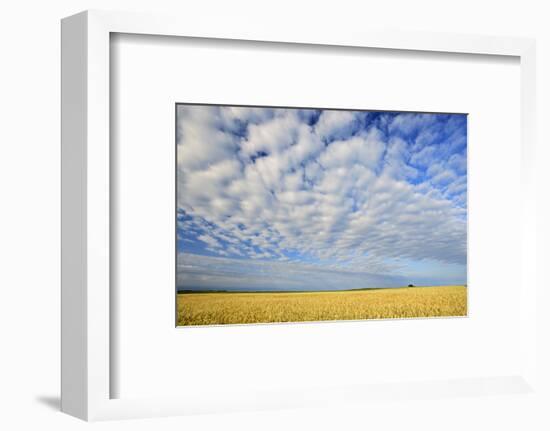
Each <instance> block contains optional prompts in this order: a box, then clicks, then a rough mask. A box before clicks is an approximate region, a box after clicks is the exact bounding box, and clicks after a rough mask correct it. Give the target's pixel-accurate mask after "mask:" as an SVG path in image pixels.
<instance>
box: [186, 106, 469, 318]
mask: <svg viewBox="0 0 550 431" xmlns="http://www.w3.org/2000/svg"><path fill="white" fill-rule="evenodd" d="M176 160H177V161H176V163H177V166H176V208H177V210H176V211H177V214H176V237H177V238H176V242H177V252H176V261H177V262H176V297H177V301H176V302H177V310H176V313H177V316H176V324H177V325H178V326H194V325H221V324H257V323H276V322H279V323H280V322H307V321H310V322H311V321H334V320H364V319H393V318H424V317H448V316H466V315H467V263H466V261H467V198H466V196H467V115H466V114H443V113H415V112H398V111H396V112H394V111H387V112H386V111H369V110H342V109H337V110H336V109H313V108H288V107H252V106H250V107H248V106H225V105H224V106H222V105H199V104H177V105H176Z"/></svg>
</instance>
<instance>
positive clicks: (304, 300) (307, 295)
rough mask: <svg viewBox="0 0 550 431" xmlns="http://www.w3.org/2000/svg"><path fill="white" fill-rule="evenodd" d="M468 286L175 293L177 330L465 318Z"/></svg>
mask: <svg viewBox="0 0 550 431" xmlns="http://www.w3.org/2000/svg"><path fill="white" fill-rule="evenodd" d="M466 302H467V301H466V287H465V286H434V287H403V288H392V289H369V290H347V291H330V292H252V293H243V292H234V293H231V292H208V293H194V292H193V293H179V294H178V295H177V309H178V316H177V322H178V326H184V325H185V326H188V325H220V324H239V323H270V322H306V321H320V320H361V319H390V318H411V317H437V316H465V315H466V312H467V305H466Z"/></svg>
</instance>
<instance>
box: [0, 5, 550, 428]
mask: <svg viewBox="0 0 550 431" xmlns="http://www.w3.org/2000/svg"><path fill="white" fill-rule="evenodd" d="M545 3H547V2H544V1H540V2H537V1H534V0H523V1H511V2H502V1H498V0H497V1H492V0H491V1H484V2H481V1H480V0H477V1H476V0H451V1H446V2H442V1H441V0H416V1H413V2H411V1H407V0H394V1H391V2H383V1H377V2H373V1H365V0H362V1H359V0H358V1H347V0H338V1H326V2H321V1H318V0H317V1H312V2H306V1H302V2H300V3H299V2H297V1H296V0H294V1H284V0H278V1H274V0H271V1H268V2H259V1H254V0H251V1H246V0H232V1H229V2H228V1H222V0H220V1H211V0H203V1H201V2H198V1H197V2H189V1H187V2H186V1H183V0H180V1H168V0H156V1H155V2H153V1H151V0H148V1H147V0H146V1H143V0H141V1H140V0H137V1H130V0H118V1H113V0H111V1H107V0H89V1H81V0H71V1H69V0H58V1H56V2H40V1H35V0H20V1H18V2H10V3H9V4H8V3H4V4H3V5H2V6H3V7H2V10H1V13H0V47H1V49H0V118H1V122H0V288H1V289H2V291H1V292H2V296H1V297H0V328H1V330H0V331H1V332H0V346H1V347H0V349H1V350H0V389H1V390H0V427H1V428H3V429H32V428H33V427H34V428H35V427H46V428H48V429H50V428H51V429H59V430H63V429H81V428H84V427H86V426H88V425H87V424H85V423H83V422H80V421H78V420H76V419H73V418H70V417H68V416H65V415H63V414H61V413H59V412H58V411H57V410H58V403H59V342H60V340H59V325H60V322H59V304H60V297H59V290H60V289H59V283H60V271H59V263H60V259H59V252H60V245H59V243H60V242H59V233H60V228H59V227H60V226H59V225H60V220H59V214H60V211H59V197H60V193H59V189H60V176H59V170H60V165H59V159H60V152H59V130H60V126H59V120H60V115H59V111H60V106H59V101H60V95H59V88H60V76H59V70H60V67H59V64H60V47H59V45H60V43H59V41H60V25H59V20H60V19H61V18H62V17H64V16H67V15H70V14H73V13H76V12H79V11H81V10H83V9H90V8H96V9H117V10H135V11H152V12H168V13H171V14H189V13H193V14H196V15H197V19H203V20H205V22H206V21H211V20H218V19H228V20H233V21H234V22H235V25H239V24H240V23H245V22H246V21H247V20H251V19H252V20H260V21H261V20H270V21H272V22H273V21H276V22H277V21H278V22H280V23H281V26H282V27H288V26H302V27H303V26H306V27H307V26H308V25H310V23H311V22H315V24H316V25H319V24H320V23H321V24H323V25H326V26H327V27H332V28H333V29H334V28H336V29H338V28H342V29H350V28H356V29H358V30H360V29H361V28H365V27H370V28H389V29H402V30H422V31H444V32H458V33H465V32H470V33H479V34H493V35H506V36H528V37H536V38H537V40H538V105H539V106H538V107H539V112H538V125H539V129H538V134H539V139H540V141H541V142H549V140H550V139H549V138H550V132H549V131H548V128H547V127H546V122H547V121H548V119H549V118H550V87H549V84H550V26H549V25H548V18H549V17H550V11H548V10H546V9H545V6H546V5H545ZM549 156H550V149H549V148H548V146H546V148H545V147H544V146H540V148H539V155H538V157H537V160H538V162H539V182H540V183H539V184H540V191H539V193H540V205H541V211H542V212H541V214H543V216H544V215H546V217H545V219H546V220H550V211H549V210H550V206H549V205H548V203H549V200H550V192H548V189H549V188H550V181H549V178H550V173H548V172H547V169H545V167H546V164H547V161H548V160H549ZM539 229H540V231H539V232H540V233H541V237H540V245H539V247H541V248H542V247H545V248H546V247H547V246H546V245H545V243H546V242H548V241H545V240H547V239H548V238H549V236H548V233H549V229H548V227H544V226H541V227H540V228H539ZM540 256H542V253H541V254H540ZM539 264H540V266H541V267H547V266H548V263H545V262H539ZM541 276H542V275H541ZM543 295H546V297H548V294H546V293H543ZM541 318H542V319H545V322H544V323H546V324H547V323H548V321H549V319H548V318H547V317H544V316H542V317H541ZM549 327H550V326H549ZM541 351H542V354H543V356H542V359H543V360H544V359H546V360H548V358H549V355H548V351H549V348H548V346H547V345H541ZM547 363H550V360H549V361H548V362H547ZM531 401H532V400H530V398H529V397H521V398H516V397H512V396H510V397H506V398H499V399H495V398H484V399H457V400H454V401H453V402H452V403H449V402H444V401H437V402H421V401H417V402H414V403H409V404H406V405H402V404H398V403H383V404H379V405H371V406H369V407H368V408H365V407H363V406H354V405H351V406H347V407H338V408H334V409H326V408H324V409H315V410H313V409H309V410H293V411H283V412H266V413H263V412H255V413H246V414H231V415H223V416H197V417H185V418H169V419H160V420H159V419H156V420H141V421H127V422H115V423H102V424H96V425H94V426H95V427H97V428H100V429H109V430H110V429H116V430H118V429H128V430H130V429H131V430H135V429H150V428H153V427H157V428H159V427H162V429H190V430H218V429H239V430H257V429H262V430H265V429H273V430H275V429H277V430H278V429H300V430H302V429H326V430H329V429H331V430H332V429H342V430H343V429H364V428H367V427H368V428H372V429H376V430H386V429H388V430H391V429H405V428H407V429H416V428H417V427H418V429H421V428H422V429H424V430H430V429H434V430H436V429H437V430H439V429H446V430H455V429H456V430H458V429H461V430H463V429H468V428H470V427H473V429H482V428H485V427H490V428H491V429H503V430H506V429H510V430H517V429H525V430H538V429H549V428H550V424H549V422H547V421H548V420H549V419H548V418H547V415H544V414H541V413H540V412H541V411H543V410H542V409H543V406H541V405H537V404H535V403H532V402H531ZM464 412H469V413H470V414H464Z"/></svg>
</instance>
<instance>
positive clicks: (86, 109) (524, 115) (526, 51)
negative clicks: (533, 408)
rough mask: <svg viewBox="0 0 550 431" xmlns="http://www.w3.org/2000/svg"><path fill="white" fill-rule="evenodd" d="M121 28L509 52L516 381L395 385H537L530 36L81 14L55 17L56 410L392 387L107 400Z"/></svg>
mask: <svg viewBox="0 0 550 431" xmlns="http://www.w3.org/2000/svg"><path fill="white" fill-rule="evenodd" d="M112 33H128V34H142V35H159V36H182V37H188V38H208V39H212V38H213V39H229V40H241V41H265V42H282V43H289V44H307V45H321V46H331V47H333V48H337V47H366V48H384V49H395V50H406V51H411V50H412V51H431V52H439V53H464V54H489V55H498V56H514V57H518V58H519V59H520V64H521V65H520V67H521V106H520V109H521V149H522V160H521V165H522V170H521V172H522V184H521V188H522V196H523V201H522V202H521V206H522V211H521V227H520V228H521V232H522V249H521V252H522V253H521V255H522V262H521V286H518V299H519V301H520V308H521V328H520V333H521V346H518V348H520V349H521V356H522V369H523V370H524V371H523V372H522V373H521V375H515V376H507V377H505V378H501V379H494V378H482V377H481V378H479V379H463V380H461V381H453V382H447V381H442V382H433V383H422V384H413V383H406V382H405V383H404V384H403V385H402V386H400V387H399V392H400V396H399V397H398V398H400V399H422V398H435V399H437V398H439V397H449V396H459V395H486V394H493V393H532V392H533V391H535V392H537V391H539V390H540V381H541V378H540V373H541V370H540V368H537V366H536V356H537V354H536V344H537V341H538V340H539V339H541V337H544V334H545V330H544V328H541V327H538V326H537V308H538V307H541V304H540V303H538V304H537V289H540V286H538V284H537V283H538V282H539V280H537V274H536V267H535V263H534V262H535V261H536V253H537V250H536V238H537V228H536V224H535V222H534V220H535V218H536V197H537V196H536V187H535V182H534V178H535V169H534V163H535V150H536V142H535V136H536V133H535V118H536V101H535V94H536V87H535V42H534V40H531V39H522V38H504V37H490V36H473V35H448V34H437V35H433V34H425V33H398V32H392V31H368V29H366V30H364V31H361V32H350V33H349V34H334V33H331V32H330V31H329V30H322V31H313V30H311V29H307V30H305V29H304V30H291V29H284V28H283V29H281V28H280V27H279V26H276V25H274V26H272V27H265V26H264V27H262V28H255V27H254V26H253V25H251V26H250V27H249V28H242V27H239V28H234V27H232V26H231V23H227V25H226V26H223V25H222V26H220V25H216V26H215V27H210V26H208V25H205V24H204V23H201V22H197V21H195V20H193V18H192V17H177V18H174V17H168V16H159V15H149V14H136V13H123V12H100V11H87V12H82V13H80V14H77V15H74V16H71V17H68V18H65V19H64V20H63V21H62V38H61V43H62V352H61V353H62V355H61V356H62V385H61V389H62V390H61V393H62V397H61V407H62V410H63V411H64V412H66V413H68V414H71V415H73V416H76V417H79V418H82V419H85V420H106V419H121V418H135V417H150V416H166V415H181V414H191V413H199V412H223V411H235V410H247V409H257V408H258V409H268V408H281V407H297V406H315V405H323V404H324V403H327V402H330V400H331V399H333V398H335V397H338V398H341V399H347V400H350V401H357V400H359V401H361V400H364V401H366V402H368V400H369V399H371V398H377V399H380V398H382V399H392V398H394V397H395V389H396V387H395V386H392V385H384V384H379V385H372V387H370V388H367V389H366V388H364V387H363V388H361V390H357V389H353V388H346V389H342V390H338V389H333V388H325V389H322V388H321V389H319V388H317V389H316V390H312V391H311V392H309V393H304V392H292V391H289V393H288V394H287V396H286V397H285V401H284V402H281V400H280V399H278V398H276V397H273V398H271V397H270V396H266V397H263V398H261V399H258V397H257V396H256V395H255V394H250V397H249V398H248V399H238V400H233V399H232V400H227V403H224V404H217V405H207V403H206V402H205V400H204V399H200V398H199V399H197V400H196V401H195V402H182V400H181V399H174V398H156V399H124V398H122V399H112V398H111V397H110V393H111V386H110V381H111V380H110V375H111V372H112V371H113V370H111V368H110V359H109V358H110V351H111V349H116V348H117V346H116V344H115V343H116V339H113V338H112V337H111V336H110V334H111V333H110V320H111V318H112V315H111V313H112V311H111V307H110V300H111V299H110V290H109V286H110V255H109V253H110V231H109V229H110V204H111V201H110V188H109V187H110V182H109V178H110V175H111V169H112V167H111V166H110V160H109V157H110V151H109V142H110V117H109V106H110V86H109V63H110V50H109V47H110V35H111V34H112Z"/></svg>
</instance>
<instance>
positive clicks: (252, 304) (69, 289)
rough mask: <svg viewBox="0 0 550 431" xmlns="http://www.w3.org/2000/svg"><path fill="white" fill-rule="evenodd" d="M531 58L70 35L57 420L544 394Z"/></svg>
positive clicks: (243, 31) (481, 40)
mask: <svg viewBox="0 0 550 431" xmlns="http://www.w3.org/2000/svg"><path fill="white" fill-rule="evenodd" d="M534 62H535V45H534V41H533V40H529V39H520V38H502V37H489V36H484V37H481V36H469V35H447V34H438V35H427V34H422V33H395V32H389V31H388V32H384V31H376V32H375V31H368V30H365V31H360V32H352V33H349V34H335V33H333V32H331V31H330V30H327V29H322V30H321V29H320V30H318V31H317V30H314V29H313V28H312V29H308V30H307V31H306V30H304V29H281V28H279V27H277V26H276V25H275V24H274V25H273V27H270V26H267V27H262V28H261V29H259V28H255V27H254V26H253V25H251V26H250V27H249V28H247V27H239V28H235V27H233V26H232V25H231V24H230V23H227V24H226V25H216V26H214V25H212V26H209V25H204V24H203V23H201V22H199V21H197V20H194V19H193V17H178V18H177V19H175V18H171V17H165V16H157V15H155V16H153V15H148V14H130V13H119V12H116V13H115V12H99V11H92V12H90V11H88V12H83V13H81V14H78V15H75V16H72V17H69V18H66V19H64V20H63V21H62V218H63V223H62V265H63V266H62V410H63V411H65V412H66V413H69V414H71V415H74V416H77V417H79V418H82V419H85V420H105V419H122V418H135V417H149V416H166V415H185V414H194V413H217V412H232V411H243V410H255V409H264V410H265V409H280V408H286V407H289V408H296V407H300V406H322V405H331V404H334V403H338V402H344V403H347V402H349V403H357V402H360V403H366V404H368V403H372V402H379V401H380V400H386V401H387V402H392V401H394V400H396V399H397V400H401V401H403V400H415V399H429V400H443V399H452V398H455V397H470V396H485V395H497V394H501V395H504V394H518V396H519V395H522V394H525V396H530V397H533V396H534V397H536V396H538V394H539V393H541V391H542V389H543V384H542V379H541V368H540V367H541V366H542V365H539V366H538V368H537V366H536V355H537V353H536V344H537V340H538V339H540V337H544V336H545V334H547V332H546V331H547V330H546V329H545V328H541V327H540V325H537V307H540V306H541V303H540V299H539V302H538V303H537V292H538V289H540V286H539V285H538V284H537V283H539V280H538V279H537V276H536V268H535V266H534V262H535V261H536V258H537V246H536V238H537V227H536V224H535V223H534V222H533V219H534V218H535V217H536V205H535V199H536V190H535V185H534V180H533V179H534V158H535V150H536V145H537V143H536V141H535V136H536V134H535V124H534V118H535V107H536V104H535V90H536V89H535V79H534V73H535V72H534V71H535V63H534ZM503 268H506V271H503V270H502V269H503ZM495 328H498V331H496V330H495ZM489 340H490V342H489ZM404 358H406V360H404ZM320 376H322V378H320Z"/></svg>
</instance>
